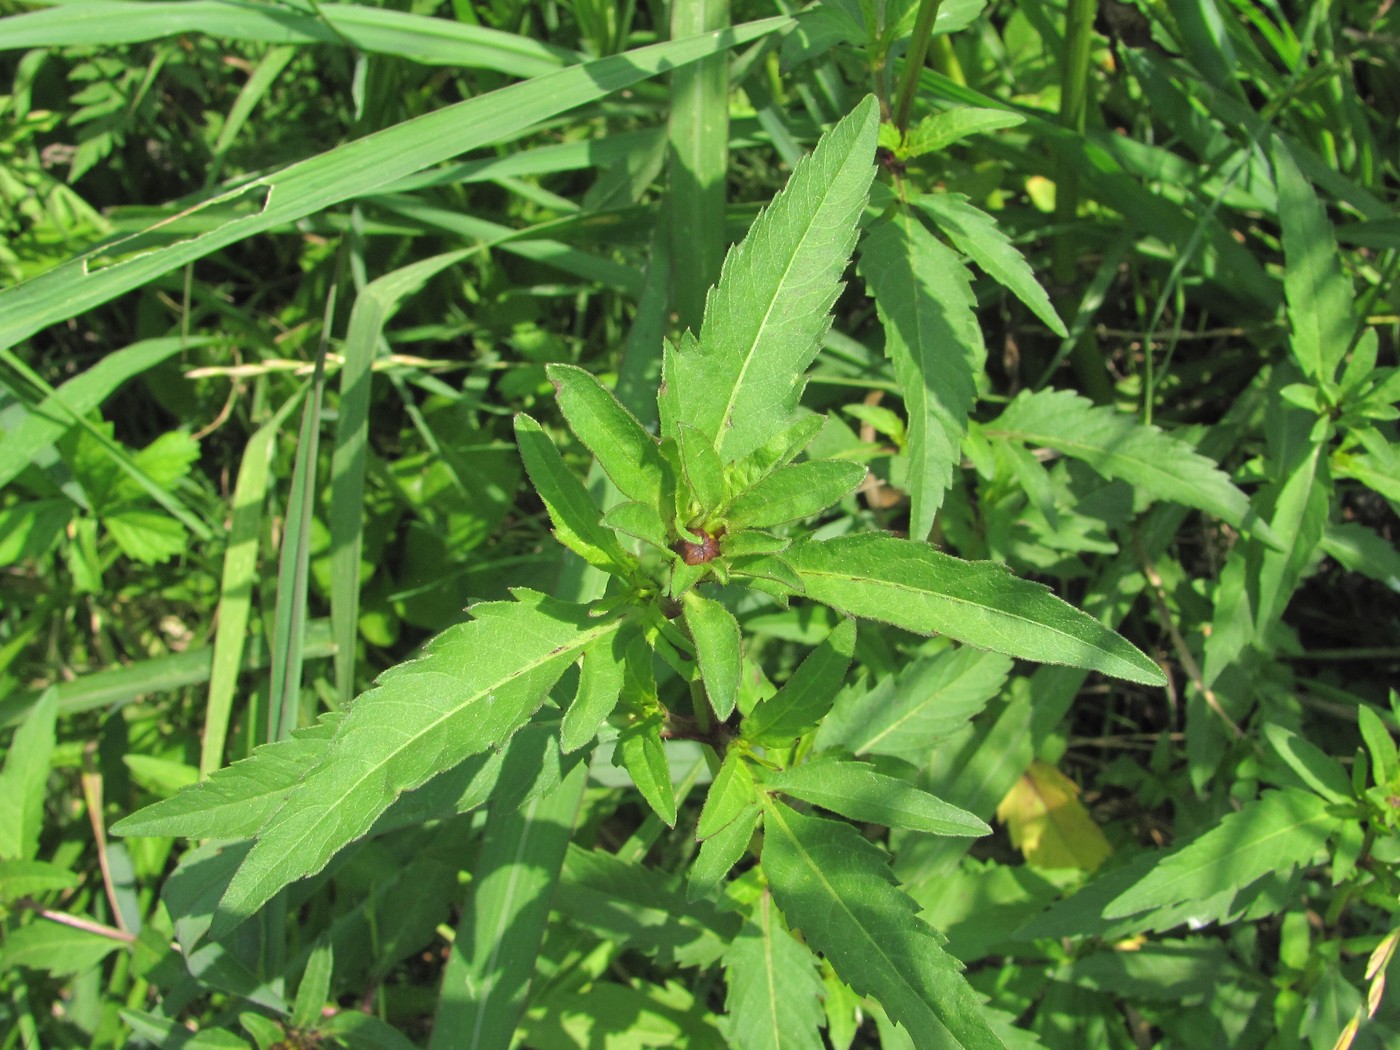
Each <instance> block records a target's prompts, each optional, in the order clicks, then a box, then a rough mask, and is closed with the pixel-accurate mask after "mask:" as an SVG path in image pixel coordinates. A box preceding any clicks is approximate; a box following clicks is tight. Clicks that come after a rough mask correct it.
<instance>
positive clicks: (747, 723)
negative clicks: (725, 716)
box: [743, 619, 856, 744]
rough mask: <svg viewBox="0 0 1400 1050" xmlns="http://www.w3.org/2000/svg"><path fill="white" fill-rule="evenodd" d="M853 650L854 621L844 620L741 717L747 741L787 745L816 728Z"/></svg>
mask: <svg viewBox="0 0 1400 1050" xmlns="http://www.w3.org/2000/svg"><path fill="white" fill-rule="evenodd" d="M855 649H856V622H855V621H854V620H849V619H843V620H842V621H841V622H840V623H838V624H837V625H836V626H835V627H834V628H832V630H831V633H830V634H828V635H827V636H826V638H824V639H823V640H822V643H821V645H819V646H817V647H816V648H815V649H813V650H812V651H811V652H810V653H808V654H807V658H806V659H805V660H803V661H802V663H801V664H800V665H798V668H797V670H796V671H794V672H793V673H792V677H791V678H789V679H788V680H787V682H786V683H784V685H783V687H782V688H781V689H779V690H778V691H777V692H776V693H774V694H773V695H772V696H771V697H769V698H768V699H767V700H765V701H763V702H762V703H761V704H759V705H758V706H757V707H756V708H754V711H753V713H752V714H751V715H749V717H748V718H746V719H744V723H743V733H744V738H745V739H746V740H752V741H753V742H754V743H757V744H786V743H788V742H790V741H792V740H794V739H796V738H797V737H799V736H801V735H802V734H803V733H806V732H809V731H810V730H812V729H815V728H816V726H817V724H818V723H819V722H820V721H821V720H822V718H823V716H824V715H825V714H826V713H827V712H828V711H830V710H831V705H832V703H833V701H835V699H836V694H837V693H838V692H839V691H840V689H841V683H842V681H843V680H844V679H845V677H846V668H848V667H850V666H851V657H852V656H853V655H854V654H855Z"/></svg>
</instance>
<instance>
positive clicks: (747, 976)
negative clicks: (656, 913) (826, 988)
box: [723, 893, 826, 1050]
mask: <svg viewBox="0 0 1400 1050" xmlns="http://www.w3.org/2000/svg"><path fill="white" fill-rule="evenodd" d="M724 970H725V986H726V988H727V989H728V992H727V994H726V995H725V999H724V1007H725V1011H726V1016H725V1018H724V1021H723V1025H724V1031H725V1035H726V1037H727V1038H728V1040H729V1045H730V1046H732V1047H734V1048H735V1050H822V1048H823V1047H824V1046H825V1045H826V1044H825V1043H824V1042H823V1041H822V1037H821V1033H820V1031H819V1029H820V1027H821V1025H822V1021H823V1011H822V1004H821V1000H822V982H821V979H820V978H819V977H818V976H817V960H816V957H815V956H814V955H813V954H812V953H811V951H809V950H808V949H807V948H806V946H804V945H803V944H802V943H801V942H800V941H798V940H797V939H796V938H794V937H793V936H792V934H790V933H788V931H787V930H786V929H785V928H784V927H783V922H782V918H781V916H779V915H778V911H777V909H776V908H775V907H773V899H772V897H771V896H770V895H769V894H768V893H763V894H760V895H759V897H758V900H756V901H755V902H754V907H753V911H752V913H751V914H750V916H749V921H748V922H746V923H745V924H744V927H743V929H741V930H740V931H739V934H738V936H737V937H735V938H734V943H733V944H731V945H730V947H729V950H728V951H727V952H725V953H724Z"/></svg>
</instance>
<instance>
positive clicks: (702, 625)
mask: <svg viewBox="0 0 1400 1050" xmlns="http://www.w3.org/2000/svg"><path fill="white" fill-rule="evenodd" d="M683 612H684V616H685V625H686V628H687V629H688V630H689V631H690V637H691V639H692V640H693V641H694V642H695V657H696V659H697V660H698V661H699V663H700V677H701V678H702V679H703V680H704V682H705V693H706V694H707V695H708V696H709V698H710V706H711V707H713V708H714V710H715V714H716V715H718V716H719V718H720V720H721V721H723V720H724V719H726V718H728V717H729V716H730V715H731V714H732V713H733V712H734V705H735V703H736V702H738V699H739V676H740V674H742V672H743V667H744V661H743V654H742V651H741V649H740V635H739V622H738V621H737V620H735V619H734V615H733V613H731V612H730V611H729V610H728V609H726V608H725V607H724V606H723V605H721V604H720V603H719V602H717V601H714V600H713V599H711V598H706V597H704V596H702V595H700V594H698V593H696V592H695V591H693V590H692V591H687V592H686V594H685V598H684V610H683Z"/></svg>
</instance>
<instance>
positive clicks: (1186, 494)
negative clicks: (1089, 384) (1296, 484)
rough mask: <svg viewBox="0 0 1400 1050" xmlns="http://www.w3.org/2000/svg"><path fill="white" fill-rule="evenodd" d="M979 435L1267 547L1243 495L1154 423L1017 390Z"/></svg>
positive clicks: (1065, 396)
mask: <svg viewBox="0 0 1400 1050" xmlns="http://www.w3.org/2000/svg"><path fill="white" fill-rule="evenodd" d="M983 433H984V434H986V435H987V436H994V435H995V436H1000V437H1004V438H1010V439H1011V440H1013V441H1022V442H1025V443H1027V444H1032V445H1044V446H1047V447H1049V448H1053V449H1055V450H1056V451H1058V452H1062V453H1064V454H1065V455H1066V456H1073V457H1074V458H1075V459H1079V460H1083V461H1084V462H1085V463H1087V464H1089V466H1091V467H1093V468H1094V469H1095V470H1097V471H1098V472H1099V473H1100V474H1102V475H1103V476H1104V477H1106V478H1121V479H1122V480H1124V481H1126V482H1128V483H1129V484H1131V485H1134V486H1135V487H1137V488H1140V489H1141V490H1142V491H1143V492H1145V493H1147V494H1148V495H1149V496H1152V497H1154V498H1156V499H1167V500H1173V501H1174V502H1176V503H1181V504H1184V505H1185V506H1188V507H1195V508H1197V509H1198V510H1203V511H1206V512H1207V513H1210V514H1214V515H1215V516H1216V517H1218V518H1220V519H1221V520H1223V521H1227V522H1229V523H1230V524H1231V525H1234V526H1235V527H1236V528H1242V529H1247V530H1249V531H1252V532H1253V533H1254V534H1255V535H1257V536H1259V538H1260V539H1263V540H1265V542H1273V538H1272V533H1271V532H1270V531H1269V527H1268V525H1267V524H1265V522H1263V521H1261V520H1260V519H1259V518H1258V517H1257V516H1256V515H1255V513H1254V511H1253V510H1252V509H1251V508H1250V505H1249V497H1248V496H1246V495H1245V494H1244V493H1243V492H1241V491H1240V490H1239V489H1238V488H1236V487H1235V484H1234V482H1232V481H1231V480H1230V478H1229V476H1228V475H1227V474H1225V472H1224V471H1222V470H1221V469H1220V468H1219V467H1218V466H1216V465H1215V464H1214V463H1213V462H1211V461H1210V460H1209V459H1207V458H1206V457H1205V456H1202V455H1201V454H1200V453H1199V452H1197V451H1196V450H1195V449H1193V448H1192V447H1191V446H1190V445H1188V444H1186V442H1184V441H1180V440H1178V439H1177V438H1174V437H1172V436H1171V435H1170V434H1165V433H1163V432H1162V431H1161V430H1159V429H1157V427H1155V426H1149V425H1148V424H1145V423H1142V422H1139V421H1138V420H1137V419H1135V418H1133V417H1132V416H1129V415H1124V414H1123V413H1121V412H1116V411H1114V410H1113V409H1112V408H1108V407H1106V406H1104V407H1100V406H1096V405H1094V404H1093V403H1091V402H1090V401H1089V400H1088V399H1087V398H1083V397H1080V396H1079V395H1078V394H1075V393H1072V392H1070V391H1068V390H1041V391H1037V392H1035V393H1032V392H1030V391H1023V392H1022V393H1021V394H1020V395H1019V396H1018V397H1017V398H1016V400H1014V401H1012V402H1011V404H1010V405H1008V406H1007V408H1006V411H1005V412H1003V413H1002V414H1001V416H1000V417H999V418H998V419H996V420H995V421H994V422H992V423H988V424H986V425H985V426H984V427H983Z"/></svg>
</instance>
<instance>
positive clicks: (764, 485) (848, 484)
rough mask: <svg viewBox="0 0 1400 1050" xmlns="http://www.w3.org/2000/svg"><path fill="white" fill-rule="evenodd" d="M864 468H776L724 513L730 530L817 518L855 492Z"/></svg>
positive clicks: (841, 464) (818, 462) (818, 464)
mask: <svg viewBox="0 0 1400 1050" xmlns="http://www.w3.org/2000/svg"><path fill="white" fill-rule="evenodd" d="M865 473H866V470H865V466H864V465H863V464H861V463H851V462H849V461H846V460H839V459H813V460H808V461H807V462H806V463H796V464H794V465H792V466H790V467H779V468H778V469H777V470H775V471H773V473H771V474H769V475H768V476H767V477H766V478H764V479H763V480H762V481H760V482H758V483H757V484H756V485H754V486H753V487H752V488H750V489H749V490H748V491H747V492H744V493H742V494H741V495H739V496H738V498H736V499H735V500H734V501H733V502H732V503H730V504H729V507H728V509H727V510H726V511H725V514H724V517H725V520H726V521H728V522H729V524H730V526H731V527H733V528H755V529H764V528H767V527H768V526H770V525H781V524H782V523H783V522H785V521H797V520H798V519H799V518H810V517H811V516H812V515H813V514H820V513H821V512H822V511H824V510H826V508H827V507H830V506H831V505H832V504H833V503H836V502H838V501H839V500H841V499H842V498H843V497H845V496H847V495H849V494H850V493H852V492H854V491H855V489H856V486H857V485H859V484H860V483H861V482H862V481H864V480H865Z"/></svg>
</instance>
